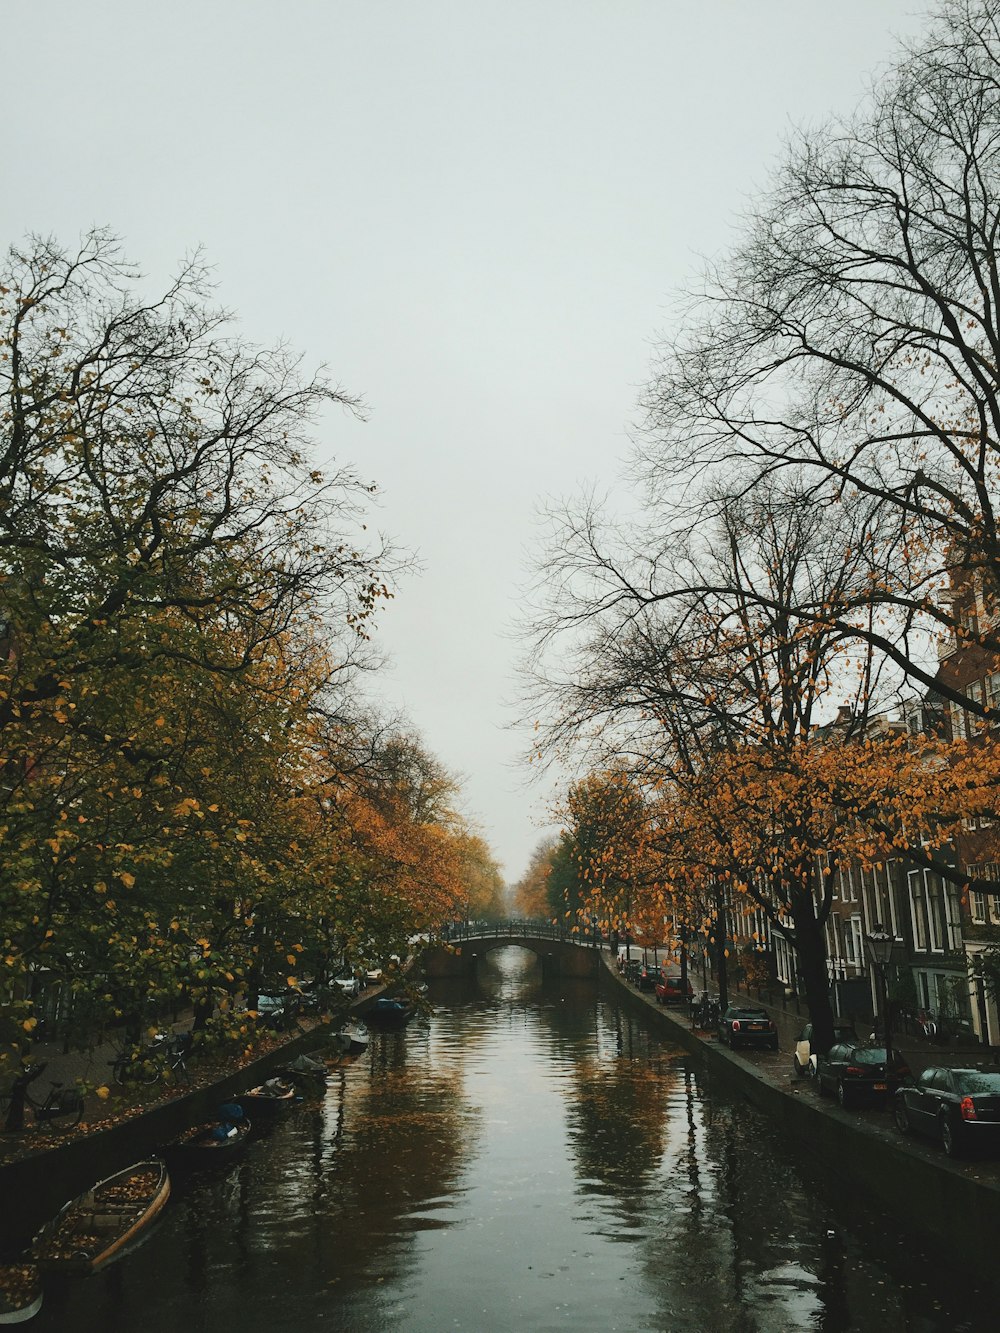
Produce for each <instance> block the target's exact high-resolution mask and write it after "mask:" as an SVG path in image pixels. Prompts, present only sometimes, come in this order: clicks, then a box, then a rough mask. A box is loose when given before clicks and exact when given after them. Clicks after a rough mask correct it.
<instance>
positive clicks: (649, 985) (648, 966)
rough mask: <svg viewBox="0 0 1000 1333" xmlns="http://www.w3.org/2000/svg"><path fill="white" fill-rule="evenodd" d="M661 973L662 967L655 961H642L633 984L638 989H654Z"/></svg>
mask: <svg viewBox="0 0 1000 1333" xmlns="http://www.w3.org/2000/svg"><path fill="white" fill-rule="evenodd" d="M662 975H663V969H662V968H661V967H659V966H658V964H656V963H643V965H642V967H640V968H639V974H638V976H637V977H636V979H635V984H636V985H637V986H638V987H639V989H640V990H655V988H656V983H657V982H658V981H659V980H660V977H661V976H662Z"/></svg>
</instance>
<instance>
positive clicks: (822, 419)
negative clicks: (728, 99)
mask: <svg viewBox="0 0 1000 1333" xmlns="http://www.w3.org/2000/svg"><path fill="white" fill-rule="evenodd" d="M998 227H1000V6H998V4H997V3H996V0H944V3H943V4H942V6H941V11H940V15H939V17H938V19H937V21H936V23H935V25H934V27H933V29H932V31H931V33H930V35H929V36H928V37H927V38H926V39H925V40H923V41H921V42H920V43H919V44H917V45H914V46H913V47H912V48H910V49H908V50H907V51H906V52H905V55H904V58H903V59H902V60H901V62H900V63H899V65H898V67H897V68H896V69H895V71H894V72H892V73H891V74H890V75H889V76H888V77H886V78H885V79H884V80H882V81H880V82H879V83H878V84H877V85H876V86H875V88H874V89H873V91H872V93H871V96H870V98H869V100H868V102H867V103H866V104H865V105H864V106H863V107H862V109H861V110H860V112H859V113H858V114H856V115H855V116H853V117H851V118H848V119H843V120H839V121H833V122H831V123H830V124H829V125H827V126H826V128H824V129H822V130H818V131H803V132H801V133H799V134H797V135H796V136H795V137H794V138H793V140H792V142H791V143H790V144H789V145H788V149H787V152H786V155H785V161H784V165H783V167H782V168H781V170H780V172H779V173H778V176H777V178H776V180H775V182H774V184H773V187H772V188H771V190H770V192H769V193H768V194H767V195H766V196H765V197H764V198H763V199H762V200H761V201H760V203H759V204H758V205H757V206H756V207H755V208H754V210H753V213H752V216H751V217H750V219H749V222H748V227H747V233H746V237H745V239H744V240H743V241H742V242H740V243H739V244H738V245H737V246H736V248H735V250H734V252H733V253H732V254H731V255H730V256H728V257H727V258H726V259H724V260H723V261H721V262H720V263H719V264H718V265H717V266H716V267H715V268H714V269H713V270H712V271H711V272H710V273H709V274H708V276H707V281H706V284H705V288H704V290H703V292H702V293H701V296H700V298H698V299H696V300H695V301H694V302H693V303H692V307H691V312H690V319H689V322H688V325H687V327H686V330H685V332H684V333H683V334H682V336H681V337H680V338H679V339H678V340H677V342H676V344H674V345H672V346H671V347H669V348H667V349H666V350H665V352H664V355H663V357H662V361H661V364H660V366H659V368H658V373H657V375H656V377H655V379H654V381H653V383H652V384H651V386H650V389H649V392H648V394H647V396H646V409H647V418H646V426H647V432H646V435H645V442H644V444H643V446H642V449H641V451H640V452H641V466H642V468H643V470H644V473H645V476H646V478H647V480H648V481H649V483H650V484H651V486H652V488H653V492H654V494H656V495H658V496H659V498H660V499H661V501H663V502H665V503H667V504H668V506H669V507H670V508H671V510H672V513H673V516H674V520H675V521H676V522H679V523H683V522H691V521H696V520H701V519H702V518H703V516H704V514H705V512H706V510H710V509H711V507H712V500H711V498H706V494H705V490H704V482H705V480H706V478H710V479H714V483H715V488H716V493H719V492H724V493H725V495H727V496H731V495H733V494H738V493H740V492H741V491H744V490H746V489H750V488H753V487H754V486H756V485H758V484H759V483H760V481H761V479H762V478H769V477H774V476H775V475H777V474H786V473H788V472H789V471H791V472H793V473H794V474H795V476H796V485H797V486H805V487H807V488H808V489H809V490H810V491H811V493H812V494H813V495H814V496H815V498H816V501H817V502H818V503H836V504H840V505H843V506H846V507H849V508H856V507H860V508H861V509H862V510H863V511H864V513H865V532H866V535H867V540H866V543H865V547H866V551H867V555H868V558H869V560H870V563H871V570H870V581H869V587H868V590H867V593H866V600H867V603H868V604H869V605H871V606H875V607H877V608H878V615H877V616H876V617H873V620H872V621H871V622H870V634H869V638H870V642H871V643H872V645H873V646H874V647H875V648H876V649H877V650H878V651H879V652H881V653H883V654H884V655H885V656H886V657H887V659H889V660H892V661H894V662H895V664H896V665H897V667H899V668H900V669H901V670H902V671H903V672H904V673H905V674H906V675H907V676H908V677H909V678H910V680H911V681H912V682H913V683H915V684H918V685H920V686H921V687H925V688H926V687H929V686H931V685H932V684H935V685H936V687H937V688H939V689H940V691H941V692H942V693H943V694H944V695H945V696H946V697H948V698H949V699H950V700H951V702H952V703H954V704H956V705H957V706H959V707H962V708H967V709H969V711H970V712H972V713H973V714H979V715H982V714H984V713H985V712H987V711H988V709H987V707H986V706H985V705H984V704H983V703H978V702H976V701H974V700H969V699H967V698H966V697H965V696H964V694H962V692H961V691H959V690H958V689H956V688H954V687H952V686H949V685H948V684H947V683H942V682H940V681H937V682H935V668H934V664H933V662H932V661H931V660H930V658H929V656H928V655H927V653H926V648H927V639H926V633H927V632H928V631H929V632H931V633H934V632H945V633H949V634H955V635H957V636H958V638H959V642H960V643H962V642H978V643H979V644H980V645H981V646H983V647H984V648H986V649H989V650H992V651H997V650H1000V636H998V631H997V618H996V614H995V611H994V610H993V608H994V606H995V605H996V600H997V597H998V595H1000V532H998V516H997V499H996V497H997V479H998V468H1000V400H998V395H997V367H998V364H1000V267H998V253H997V252H998V244H997V242H998ZM679 479H686V482H687V488H686V490H685V491H684V493H683V495H682V496H681V497H680V498H678V490H677V486H678V481H679ZM956 569H958V570H960V571H962V572H963V575H965V576H968V577H971V578H972V579H973V580H975V581H977V583H978V586H979V587H980V588H981V590H982V592H983V594H984V596H985V600H986V604H987V606H988V608H989V610H990V614H989V615H988V616H986V617H984V618H983V619H982V620H981V622H980V623H979V624H978V626H976V627H975V629H974V630H972V631H970V627H969V626H968V625H966V624H962V623H960V622H959V621H958V620H957V618H956V616H955V614H954V611H953V607H952V599H951V596H950V593H949V581H950V579H951V576H952V572H953V571H954V570H956ZM789 609H790V610H792V611H794V612H795V613H797V614H802V615H805V616H811V615H813V614H814V613H815V611H814V608H811V607H809V606H804V607H799V606H793V607H790V608H789ZM856 609H857V610H863V604H862V606H859V607H858V608H856ZM839 623H840V624H841V625H842V626H843V627H844V628H847V627H849V626H851V625H852V624H853V626H854V628H855V630H858V629H859V628H860V631H861V632H862V633H864V632H865V630H866V628H869V626H868V625H866V621H865V617H864V615H863V614H862V615H861V616H860V617H859V616H857V615H848V614H841V616H840V622H839ZM921 630H923V631H924V635H923V637H921V634H920V631H921Z"/></svg>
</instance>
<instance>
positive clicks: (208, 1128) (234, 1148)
mask: <svg viewBox="0 0 1000 1333" xmlns="http://www.w3.org/2000/svg"><path fill="white" fill-rule="evenodd" d="M217 1114H218V1119H217V1120H212V1121H210V1122H209V1123H208V1124H206V1125H195V1126H193V1128H191V1129H189V1130H188V1131H187V1132H186V1133H184V1134H182V1135H181V1136H180V1138H178V1139H175V1140H174V1142H173V1143H168V1144H167V1146H166V1147H165V1148H164V1149H163V1152H164V1154H165V1155H166V1158H167V1161H168V1162H169V1163H170V1166H171V1168H181V1169H194V1168H197V1167H201V1166H212V1165H215V1164H217V1163H219V1162H222V1161H228V1160H229V1159H230V1158H231V1157H234V1156H235V1155H236V1154H237V1153H238V1152H239V1150H240V1149H241V1148H242V1147H243V1145H244V1144H245V1143H246V1141H247V1139H248V1138H249V1136H250V1121H249V1119H248V1118H247V1116H246V1114H245V1112H244V1110H243V1107H242V1106H240V1105H239V1104H238V1103H237V1102H227V1103H226V1104H225V1105H224V1106H220V1107H219V1110H218V1113H217Z"/></svg>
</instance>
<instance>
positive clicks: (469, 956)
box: [421, 921, 598, 977]
mask: <svg viewBox="0 0 1000 1333" xmlns="http://www.w3.org/2000/svg"><path fill="white" fill-rule="evenodd" d="M508 944H518V945H520V946H521V948H522V949H530V950H531V951H532V953H535V954H537V955H538V957H539V958H540V959H541V963H542V973H543V975H544V976H546V977H592V976H594V975H596V973H597V964H598V951H597V949H596V948H595V947H594V943H593V941H592V940H588V939H587V937H586V936H585V935H584V934H579V935H575V934H573V933H572V932H571V931H569V930H567V929H566V928H565V927H564V926H554V925H552V923H551V922H550V921H500V922H488V923H484V924H482V925H474V926H463V927H460V928H458V929H455V930H453V931H451V933H450V934H449V936H448V938H447V940H443V941H442V942H441V943H440V944H433V945H431V946H430V947H429V948H427V949H425V950H424V952H423V954H422V956H421V961H422V964H423V971H424V976H426V977H463V976H469V975H470V973H474V972H475V970H476V967H477V965H478V963H479V960H480V959H481V958H484V957H485V956H486V954H488V953H492V952H493V950H494V949H502V948H504V947H505V946H506V945H508Z"/></svg>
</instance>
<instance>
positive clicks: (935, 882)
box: [924, 871, 945, 953]
mask: <svg viewBox="0 0 1000 1333" xmlns="http://www.w3.org/2000/svg"><path fill="white" fill-rule="evenodd" d="M924 877H925V880H926V887H927V922H928V925H929V927H930V939H931V949H932V950H933V952H934V953H943V952H944V947H945V930H944V893H943V892H942V887H941V881H940V879H939V878H938V876H937V875H930V874H928V873H927V871H924Z"/></svg>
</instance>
